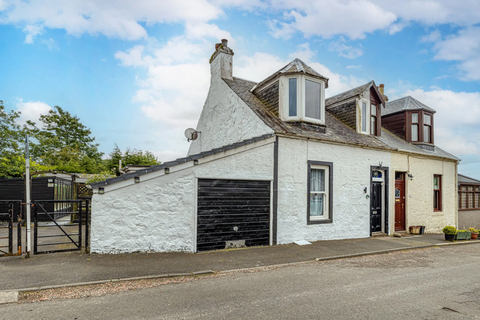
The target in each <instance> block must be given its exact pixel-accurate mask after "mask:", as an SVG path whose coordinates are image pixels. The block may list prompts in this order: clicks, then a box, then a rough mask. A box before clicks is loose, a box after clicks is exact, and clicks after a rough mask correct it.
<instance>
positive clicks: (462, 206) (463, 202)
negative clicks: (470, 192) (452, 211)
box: [460, 193, 467, 209]
mask: <svg viewBox="0 0 480 320" xmlns="http://www.w3.org/2000/svg"><path fill="white" fill-rule="evenodd" d="M466 208H467V194H466V193H460V209H466Z"/></svg>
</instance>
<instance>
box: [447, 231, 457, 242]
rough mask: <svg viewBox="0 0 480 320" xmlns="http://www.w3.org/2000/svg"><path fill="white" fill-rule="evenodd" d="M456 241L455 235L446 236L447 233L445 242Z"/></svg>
mask: <svg viewBox="0 0 480 320" xmlns="http://www.w3.org/2000/svg"><path fill="white" fill-rule="evenodd" d="M453 240H455V235H454V234H446V233H445V241H453Z"/></svg>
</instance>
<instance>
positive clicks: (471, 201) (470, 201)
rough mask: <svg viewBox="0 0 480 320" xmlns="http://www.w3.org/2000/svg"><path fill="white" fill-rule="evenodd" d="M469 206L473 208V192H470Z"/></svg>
mask: <svg viewBox="0 0 480 320" xmlns="http://www.w3.org/2000/svg"><path fill="white" fill-rule="evenodd" d="M467 205H468V208H473V193H469V194H468V204H467Z"/></svg>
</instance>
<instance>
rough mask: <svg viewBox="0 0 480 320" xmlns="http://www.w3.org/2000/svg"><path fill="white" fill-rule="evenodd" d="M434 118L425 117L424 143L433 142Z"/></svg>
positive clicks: (426, 115)
mask: <svg viewBox="0 0 480 320" xmlns="http://www.w3.org/2000/svg"><path fill="white" fill-rule="evenodd" d="M431 136H432V116H431V115H428V114H425V115H423V142H427V143H431V142H432V137H431Z"/></svg>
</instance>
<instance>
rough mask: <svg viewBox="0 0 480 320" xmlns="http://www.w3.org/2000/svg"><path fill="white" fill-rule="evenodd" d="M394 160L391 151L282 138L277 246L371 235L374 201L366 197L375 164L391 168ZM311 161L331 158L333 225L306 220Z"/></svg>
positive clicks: (280, 145)
mask: <svg viewBox="0 0 480 320" xmlns="http://www.w3.org/2000/svg"><path fill="white" fill-rule="evenodd" d="M390 159H391V154H390V152H382V151H377V150H371V149H365V148H356V147H350V146H347V145H335V144H328V143H319V142H314V141H308V140H300V139H291V138H280V139H279V170H278V181H279V184H278V199H279V200H278V231H277V239H278V244H286V243H291V242H294V241H298V240H307V241H317V240H331V239H349V238H366V237H369V236H370V199H369V198H367V197H366V195H367V194H368V195H370V176H371V166H378V165H379V162H382V165H383V166H384V167H390ZM308 160H313V161H324V162H333V222H332V223H327V224H310V225H308V224H307V201H308V197H307V185H308V166H307V161H308ZM365 187H366V188H367V194H365V192H364V188H365ZM391 223H393V222H392V221H390V224H391Z"/></svg>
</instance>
